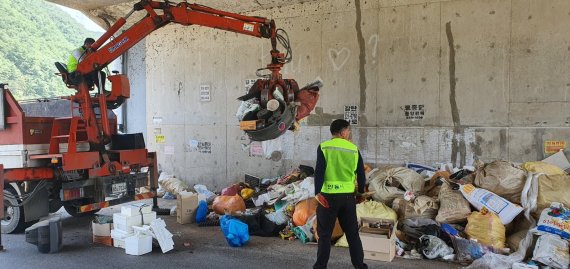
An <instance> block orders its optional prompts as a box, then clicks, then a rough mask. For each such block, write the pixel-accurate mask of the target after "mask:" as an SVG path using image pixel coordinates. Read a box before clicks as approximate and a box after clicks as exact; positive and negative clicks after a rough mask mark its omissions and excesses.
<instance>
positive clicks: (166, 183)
mask: <svg viewBox="0 0 570 269" xmlns="http://www.w3.org/2000/svg"><path fill="white" fill-rule="evenodd" d="M158 184H159V185H160V186H161V187H162V188H163V189H164V191H165V192H170V193H172V194H174V195H175V196H178V194H179V193H180V192H182V191H188V190H189V189H190V188H189V187H188V185H187V184H186V183H185V182H183V181H181V180H180V179H177V178H175V177H170V178H165V179H163V180H162V181H158Z"/></svg>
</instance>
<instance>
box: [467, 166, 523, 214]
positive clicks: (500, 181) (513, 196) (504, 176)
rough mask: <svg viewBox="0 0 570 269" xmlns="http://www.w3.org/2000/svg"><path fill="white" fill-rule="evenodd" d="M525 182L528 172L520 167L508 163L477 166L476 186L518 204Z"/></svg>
mask: <svg viewBox="0 0 570 269" xmlns="http://www.w3.org/2000/svg"><path fill="white" fill-rule="evenodd" d="M525 181H526V172H525V171H524V170H523V169H521V168H520V167H518V166H516V165H514V164H512V163H509V162H506V161H494V162H492V163H488V164H482V163H479V164H478V165H477V170H476V171H475V181H474V185H475V186H476V187H479V188H483V189H486V190H489V191H492V192H493V193H495V194H496V195H499V196H501V197H503V198H505V199H507V200H509V201H511V202H513V203H517V204H518V203H520V202H521V192H522V190H523V187H524V183H525Z"/></svg>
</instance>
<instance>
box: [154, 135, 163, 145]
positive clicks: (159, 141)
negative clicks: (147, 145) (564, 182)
mask: <svg viewBox="0 0 570 269" xmlns="http://www.w3.org/2000/svg"><path fill="white" fill-rule="evenodd" d="M154 139H155V141H156V143H157V144H164V141H165V140H166V139H165V138H164V135H155V136H154Z"/></svg>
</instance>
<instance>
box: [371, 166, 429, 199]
mask: <svg viewBox="0 0 570 269" xmlns="http://www.w3.org/2000/svg"><path fill="white" fill-rule="evenodd" d="M367 179H368V180H367V181H368V183H369V186H368V188H369V190H370V191H375V193H374V195H373V196H372V198H373V199H374V200H375V201H378V202H382V203H385V204H388V205H390V204H392V202H393V201H394V199H396V198H401V197H404V193H405V192H406V191H410V192H413V193H414V194H415V196H419V195H421V194H422V191H423V188H424V184H425V182H424V179H423V177H422V176H421V175H420V174H418V173H416V172H415V171H413V170H411V169H408V168H405V167H395V168H386V169H380V170H379V169H373V170H372V171H371V172H370V173H369V175H368V178H367Z"/></svg>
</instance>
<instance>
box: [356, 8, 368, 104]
mask: <svg viewBox="0 0 570 269" xmlns="http://www.w3.org/2000/svg"><path fill="white" fill-rule="evenodd" d="M354 4H355V5H356V37H357V39H358V47H359V48H360V55H359V72H360V107H359V108H360V111H361V112H364V111H366V87H367V84H366V69H365V65H366V42H365V41H364V35H363V34H362V25H361V23H362V9H361V7H360V0H355V1H354Z"/></svg>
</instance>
